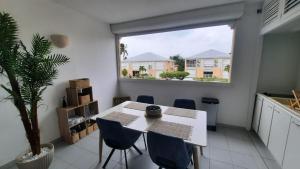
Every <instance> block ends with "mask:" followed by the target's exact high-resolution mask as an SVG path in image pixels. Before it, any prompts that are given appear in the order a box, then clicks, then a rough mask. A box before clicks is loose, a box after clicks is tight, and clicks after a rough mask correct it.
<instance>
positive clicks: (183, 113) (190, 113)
mask: <svg viewBox="0 0 300 169" xmlns="http://www.w3.org/2000/svg"><path fill="white" fill-rule="evenodd" d="M164 114H168V115H173V116H180V117H188V118H193V119H196V116H197V111H196V110H190V109H182V108H175V107H169V108H168V109H167V110H166V111H165V112H164Z"/></svg>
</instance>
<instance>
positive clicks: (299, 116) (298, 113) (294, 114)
mask: <svg viewBox="0 0 300 169" xmlns="http://www.w3.org/2000/svg"><path fill="white" fill-rule="evenodd" d="M257 96H260V97H263V98H264V99H267V100H268V101H270V102H272V103H273V104H275V105H276V106H278V107H281V108H282V109H284V110H286V111H287V112H289V114H290V115H291V116H292V117H294V118H296V119H297V120H300V111H298V110H295V109H292V108H291V107H289V106H288V105H287V104H283V103H281V102H282V101H284V102H288V101H289V99H290V98H283V97H270V96H267V95H265V94H261V93H257ZM279 100H282V101H279Z"/></svg>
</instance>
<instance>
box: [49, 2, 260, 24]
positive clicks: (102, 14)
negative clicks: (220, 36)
mask: <svg viewBox="0 0 300 169" xmlns="http://www.w3.org/2000/svg"><path fill="white" fill-rule="evenodd" d="M51 1H55V2H57V3H59V4H61V5H64V6H66V7H69V8H72V9H75V10H77V11H79V12H81V13H83V14H86V15H88V16H90V17H94V18H96V19H98V20H101V21H103V22H106V23H119V22H125V21H130V20H136V19H141V18H147V17H152V16H159V15H163V14H169V13H175V12H180V11H186V10H191V9H196V8H203V7H208V6H214V5H222V4H228V3H232V2H240V1H247V2H255V1H262V0H51Z"/></svg>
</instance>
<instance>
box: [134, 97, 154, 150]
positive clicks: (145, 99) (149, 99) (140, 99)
mask: <svg viewBox="0 0 300 169" xmlns="http://www.w3.org/2000/svg"><path fill="white" fill-rule="evenodd" d="M136 101H137V102H140V103H147V104H154V98H153V96H147V95H140V96H138V97H137V99H136ZM143 139H144V144H145V149H146V150H147V143H146V139H145V135H144V133H143Z"/></svg>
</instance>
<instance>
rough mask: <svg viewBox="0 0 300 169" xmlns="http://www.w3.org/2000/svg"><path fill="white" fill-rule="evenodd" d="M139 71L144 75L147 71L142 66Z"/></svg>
mask: <svg viewBox="0 0 300 169" xmlns="http://www.w3.org/2000/svg"><path fill="white" fill-rule="evenodd" d="M139 71H140V74H144V73H145V72H146V71H147V70H146V68H145V66H140V67H139Z"/></svg>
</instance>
